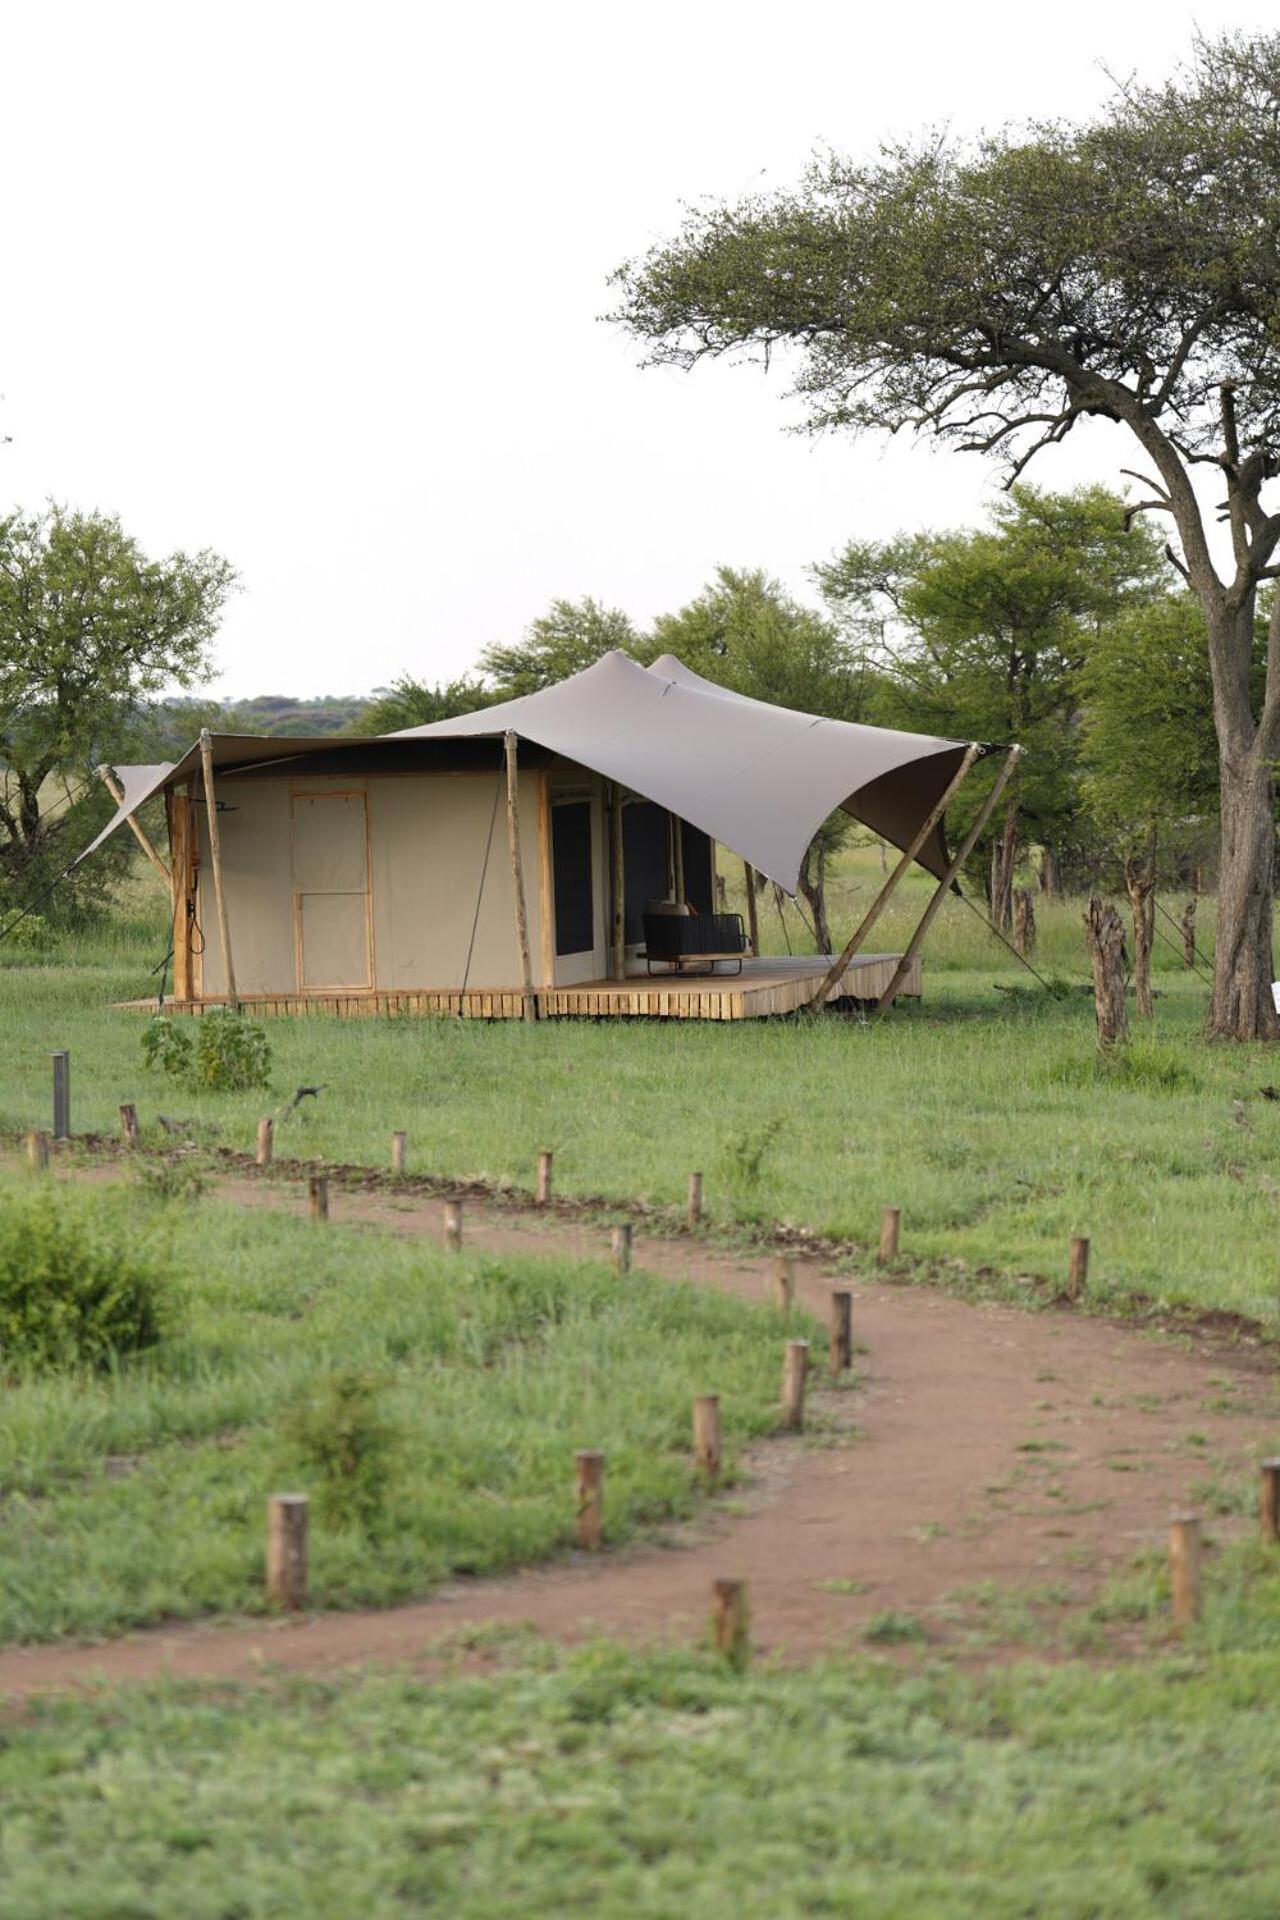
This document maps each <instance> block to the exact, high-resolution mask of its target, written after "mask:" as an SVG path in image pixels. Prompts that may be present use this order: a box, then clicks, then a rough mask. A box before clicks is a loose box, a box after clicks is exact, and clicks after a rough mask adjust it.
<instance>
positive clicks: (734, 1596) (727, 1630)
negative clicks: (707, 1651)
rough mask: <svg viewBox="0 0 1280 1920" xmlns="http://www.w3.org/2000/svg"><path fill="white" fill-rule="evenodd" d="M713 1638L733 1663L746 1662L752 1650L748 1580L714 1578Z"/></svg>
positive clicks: (712, 1601) (736, 1664)
mask: <svg viewBox="0 0 1280 1920" xmlns="http://www.w3.org/2000/svg"><path fill="white" fill-rule="evenodd" d="M711 1642H712V1645H713V1646H714V1647H715V1650H716V1652H717V1653H720V1654H723V1655H724V1657H725V1659H726V1660H727V1661H728V1662H729V1664H730V1665H731V1666H734V1667H745V1666H746V1664H747V1660H748V1658H749V1656H750V1652H751V1609H750V1605H749V1602H748V1600H747V1583H746V1581H745V1580H713V1581H712V1583H711Z"/></svg>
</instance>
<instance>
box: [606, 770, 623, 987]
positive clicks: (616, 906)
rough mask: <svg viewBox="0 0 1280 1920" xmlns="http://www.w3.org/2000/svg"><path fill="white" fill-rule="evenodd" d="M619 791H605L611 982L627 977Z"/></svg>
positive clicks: (617, 787)
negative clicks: (606, 793)
mask: <svg viewBox="0 0 1280 1920" xmlns="http://www.w3.org/2000/svg"><path fill="white" fill-rule="evenodd" d="M622 794H623V789H622V788H621V787H620V786H619V785H618V782H617V781H616V780H615V781H614V782H613V784H612V786H611V787H610V790H609V884H610V889H611V891H610V895H609V900H610V916H609V921H610V934H609V971H610V973H611V975H612V977H613V978H614V979H615V980H625V979H626V976H627V866H626V857H625V854H624V850H623V839H622V804H623V802H622Z"/></svg>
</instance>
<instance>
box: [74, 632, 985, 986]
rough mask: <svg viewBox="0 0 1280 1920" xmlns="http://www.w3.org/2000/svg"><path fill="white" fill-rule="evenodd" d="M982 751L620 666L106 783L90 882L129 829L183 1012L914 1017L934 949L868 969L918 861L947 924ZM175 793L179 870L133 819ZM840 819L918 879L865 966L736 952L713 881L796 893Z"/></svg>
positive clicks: (224, 743)
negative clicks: (147, 867)
mask: <svg viewBox="0 0 1280 1920" xmlns="http://www.w3.org/2000/svg"><path fill="white" fill-rule="evenodd" d="M984 751H985V749H983V748H981V747H979V746H977V745H972V744H966V743H964V742H961V741H954V740H943V739H937V738H933V737H929V736H924V735H919V734H906V733H897V732H893V731H889V730H885V729H882V728H874V727H865V726H855V725H851V724H849V723H847V722H844V721H838V720H828V719H823V718H820V717H818V716H816V715H813V714H804V713H797V712H794V711H791V710H790V709H786V708H781V707H774V706H769V705H767V704H765V703H763V702H760V701H757V700H751V699H747V698H745V697H744V696H742V695H740V694H736V693H731V692H728V691H726V690H725V689H724V688H721V687H718V686H716V685H714V684H713V683H711V682H710V681H707V680H704V679H702V678H700V677H699V676H698V675H697V674H694V673H692V672H690V671H689V670H688V669H687V668H686V667H684V666H682V665H681V663H680V662H679V661H678V660H676V659H674V658H672V657H671V656H666V657H664V658H663V659H661V660H658V661H657V662H655V663H654V665H652V666H650V667H641V666H639V665H637V663H636V662H635V661H633V660H631V659H630V658H629V657H628V656H626V655H624V654H621V653H609V654H606V655H605V656H604V657H603V658H602V659H600V660H599V661H597V662H596V663H595V664H594V665H593V666H591V667H589V668H587V669H586V671H585V672H583V673H579V674H576V675H574V676H573V677H572V678H570V679H568V680H565V681H562V682H560V683H559V684H558V685H555V686H552V687H548V688H546V689H544V690H542V691H540V692H537V693H533V694H529V695H527V696H524V697H522V698H520V699H516V700H511V701H507V702H505V703H503V704H501V705H498V706H493V707H488V708H484V709H481V710H479V711H476V712H474V713H469V714H464V715H462V716H460V717H458V718H455V719H451V720H442V721H439V722H436V723H435V724H433V725H430V726H424V727H416V728H412V729H410V730H408V731H407V732H404V733H398V734H388V735H383V736H379V737H377V738H368V739H335V738H319V739H317V738H311V739H293V738H290V739H262V738H250V737H244V736H241V735H231V734H214V735H210V734H204V735H202V736H201V739H200V741H199V742H198V743H197V744H196V745H195V746H193V747H192V748H191V750H190V751H189V752H188V753H187V754H185V755H184V756H183V758H182V759H181V760H179V761H177V762H176V763H173V764H167V763H166V764H163V765H160V766H153V767H121V768H117V769H114V770H110V771H108V772H106V773H105V774H104V777H106V778H108V780H109V782H110V783H111V784H112V787H113V791H114V792H115V793H116V795H117V798H118V801H119V805H118V809H117V812H116V815H115V817H114V819H113V820H112V821H110V822H109V823H108V825H107V826H106V828H105V829H104V830H103V832H102V833H101V834H100V835H99V836H98V838H97V839H96V840H95V841H94V842H93V844H92V846H90V847H89V848H87V849H86V850H85V854H83V855H82V856H81V858H85V857H87V856H88V855H89V854H90V853H92V852H93V850H94V848H96V847H97V846H98V845H100V844H101V842H102V841H103V840H104V839H105V838H106V837H107V835H108V834H110V833H112V832H114V831H115V830H116V829H117V828H118V827H120V826H122V825H124V824H125V823H126V822H127V823H128V824H130V825H131V826H132V827H133V830H134V831H135V833H137V834H138V837H139V838H140V839H141V840H142V841H143V843H144V845H145V846H146V847H147V851H148V857H149V858H150V859H151V860H152V862H153V864H154V865H155V866H156V867H157V869H158V870H159V871H160V872H161V873H162V874H163V875H164V877H165V880H166V883H167V884H168V885H169V886H170V888H171V891H172V901H173V992H172V997H171V999H170V1001H169V1002H168V1004H169V1006H170V1008H171V1009H172V1010H175V1011H188V1012H198V1011H199V1010H200V1009H201V1008H202V1007H205V1006H208V1005H211V1004H214V1003H225V1002H227V1001H233V1002H237V1003H241V1004H245V1005H251V1006H253V1007H254V1008H256V1009H258V1010H261V1011H263V1012H268V1013H312V1012H331V1013H339V1014H359V1013H386V1012H391V1011H405V1012H450V1013H455V1014H462V1015H469V1016H476V1017H489V1018H494V1017H506V1018H512V1017H521V1016H523V1017H525V1018H541V1017H546V1016H549V1015H558V1014H632V1015H635V1014H641V1015H643V1014H657V1015H675V1016H680V1017H684V1018H713V1019H741V1018H746V1017H750V1016H752V1015H760V1014H771V1013H785V1012H789V1011H792V1010H794V1009H795V1008H797V1007H799V1006H802V1005H804V1004H806V1003H809V1002H813V1001H815V1000H823V999H827V998H832V999H834V998H837V997H839V996H842V995H851V996H854V997H856V998H858V999H870V1000H881V999H883V998H885V996H886V995H890V994H891V992H892V993H897V992H906V993H911V992H919V991H920V970H919V969H920V961H919V941H918V940H917V941H913V943H912V948H911V949H909V950H908V952H907V954H906V955H903V956H900V955H894V954H878V953H872V952H865V951H862V944H863V941H864V940H865V939H866V937H867V935H868V934H869V932H870V927H871V924H872V923H873V920H874V917H875V913H876V912H878V910H879V906H880V905H883V903H884V899H886V898H887V897H888V894H889V892H890V891H891V890H892V887H893V885H895V884H896V881H897V879H898V878H899V877H900V875H901V873H902V872H903V871H905V869H906V867H907V866H908V865H909V864H910V862H911V861H912V860H913V859H914V860H918V861H919V862H920V864H921V865H922V866H923V867H925V868H926V869H927V871H928V872H930V873H931V874H933V875H934V876H935V877H936V879H937V881H938V883H939V895H935V900H936V899H937V898H938V897H940V893H941V890H943V889H945V888H946V887H947V886H949V885H950V884H951V883H952V882H953V880H954V877H955V873H956V871H957V870H958V866H959V862H960V860H961V859H962V858H963V857H964V853H965V851H966V849H965V848H963V847H962V848H961V849H960V850H959V851H958V852H957V854H955V855H951V854H949V852H948V847H947V841H946V837H945V818H944V814H945V808H946V805H947V803H948V801H949V800H950V798H951V797H952V795H953V794H954V792H955V791H956V789H957V787H958V786H959V783H960V781H961V780H962V779H963V778H964V777H965V775H966V774H967V773H968V771H969V769H970V767H971V766H972V765H973V764H974V762H975V761H976V760H977V759H978V758H980V757H981V755H982V753H983V752H984ZM1007 771H1008V763H1006V767H1005V768H1004V769H1002V780H1003V777H1007ZM1002 780H1001V783H1002ZM157 795H163V797H164V802H165V810H166V820H167V827H168V847H167V854H166V853H162V852H161V851H160V850H158V849H157V848H156V847H155V846H154V845H153V844H151V843H150V842H149V841H148V839H147V836H146V835H145V833H144V832H143V831H142V829H141V828H140V826H139V824H138V821H137V814H138V811H139V809H140V808H141V807H142V806H143V805H144V804H145V802H146V801H147V800H149V799H151V798H153V797H155V796H157ZM990 804H991V802H990V801H989V802H988V803H987V805H986V806H985V807H984V809H983V817H984V818H985V816H986V814H987V813H988V812H989V810H990ZM837 807H843V808H845V810H846V811H847V812H849V813H850V814H851V815H852V816H853V817H854V818H855V819H857V820H859V821H862V822H864V823H865V824H866V825H867V826H869V827H871V828H872V829H873V830H874V832H875V833H877V834H878V835H880V836H881V837H882V838H883V839H885V840H886V841H888V842H889V843H890V844H891V845H893V846H896V847H898V848H900V849H901V850H902V854H903V858H902V860H901V861H900V862H899V863H898V866H897V868H896V869H895V870H894V873H893V874H891V875H890V876H889V879H888V881H887V882H886V885H885V887H884V888H882V889H881V896H880V898H879V900H878V902H877V903H872V906H873V909H874V911H873V912H870V913H868V914H866V915H864V924H863V925H862V926H861V927H860V928H859V930H858V932H857V934H856V935H855V938H854V940H852V941H851V942H850V946H849V948H848V949H846V951H845V953H844V954H842V955H840V956H838V957H833V956H822V955H818V956H814V955H808V956H805V957H804V958H796V959H791V958H788V959H785V960H779V959H776V958H767V957H761V956H760V955H759V954H758V953H757V952H755V950H754V946H755V944H756V943H754V942H753V941H752V940H751V937H750V935H749V934H747V935H746V936H745V937H744V939H743V940H742V942H741V948H742V949H743V950H740V951H738V952H737V953H736V954H735V953H734V952H733V951H731V950H726V951H725V952H722V953H719V954H717V953H715V951H714V949H715V948H716V947H718V946H720V945H722V944H723V945H725V946H726V948H727V949H732V948H733V947H734V945H735V942H734V941H733V939H732V938H731V936H732V934H733V927H732V925H731V924H730V922H729V920H726V919H720V920H717V919H716V911H717V901H716V886H715V875H716V865H717V858H718V857H719V859H720V860H721V861H722V862H723V860H724V859H725V857H726V856H728V855H733V856H736V857H737V858H738V859H739V860H741V861H743V862H745V864H746V865H747V867H748V868H754V869H755V870H756V871H757V872H759V873H761V874H763V875H765V876H766V877H767V878H768V879H769V880H771V881H773V882H776V884H777V885H778V886H780V887H781V888H783V889H784V890H785V891H786V892H787V893H789V894H792V893H794V892H795V889H796V886H797V883H798V876H799V869H800V863H801V861H802V859H803V856H804V851H805V848H806V847H807V845H808V844H809V841H810V840H811V839H812V837H813V834H814V833H815V832H816V831H817V829H818V827H819V826H820V825H821V823H822V821H823V820H824V819H825V818H826V817H827V815H828V814H829V813H831V812H832V811H833V810H834V809H835V808H837ZM970 838H971V836H970ZM748 893H749V894H750V893H751V889H750V888H748ZM663 912H665V913H667V914H672V913H674V914H676V915H678V916H680V917H681V918H682V919H683V920H685V921H686V922H687V925H686V926H685V927H684V928H683V930H681V929H674V930H673V929H671V928H670V926H669V925H668V926H659V923H658V922H657V921H656V920H655V918H654V916H655V915H658V914H660V913H663ZM699 920H702V921H703V922H704V923H705V924H704V925H703V926H702V927H700V928H696V927H695V925H694V923H695V922H697V921H699ZM646 921H647V922H648V931H649V935H650V938H649V940H648V943H647V942H646ZM709 928H710V930H711V932H710V934H709V932H708V929H709ZM673 931H674V933H675V934H676V936H677V937H676V939H675V946H674V947H670V941H671V937H672V934H673ZM923 931H924V929H923V926H922V928H921V929H920V936H921V937H923ZM695 932H696V933H697V939H693V940H692V941H691V942H690V944H691V945H692V946H693V947H694V948H695V949H698V950H697V951H695V952H692V953H690V954H688V955H683V956H682V957H676V958H674V959H671V960H667V961H663V962H660V963H659V964H658V965H656V966H655V962H654V957H653V952H652V951H651V950H650V949H652V948H653V946H654V941H655V938H656V936H657V935H658V934H659V933H661V934H662V936H663V939H664V941H666V942H667V943H668V944H667V945H664V947H663V951H664V952H667V951H668V950H670V951H672V952H675V951H676V950H677V949H680V948H681V947H682V945H683V943H684V942H685V941H686V938H687V936H689V935H691V934H693V933H695ZM721 936H723V940H722V937H721ZM699 942H700V943H701V944H700V947H699ZM708 947H710V948H711V949H712V950H713V951H712V952H711V953H710V954H708V951H707V950H708ZM735 960H736V964H733V962H734V961H735Z"/></svg>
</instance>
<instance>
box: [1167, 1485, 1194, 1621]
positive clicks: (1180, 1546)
mask: <svg viewBox="0 0 1280 1920" xmlns="http://www.w3.org/2000/svg"><path fill="white" fill-rule="evenodd" d="M1200 1549H1201V1539H1200V1517H1199V1515H1198V1514H1195V1513H1179V1514H1175V1516H1174V1519H1173V1524H1172V1526H1171V1527H1170V1529H1169V1579H1170V1582H1171V1584H1172V1587H1173V1624H1174V1626H1175V1627H1177V1628H1178V1629H1179V1631H1181V1630H1182V1629H1183V1628H1184V1627H1189V1626H1192V1625H1194V1623H1195V1622H1196V1621H1197V1620H1198V1619H1199V1618H1200Z"/></svg>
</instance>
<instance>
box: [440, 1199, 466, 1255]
mask: <svg viewBox="0 0 1280 1920" xmlns="http://www.w3.org/2000/svg"><path fill="white" fill-rule="evenodd" d="M444 1243H445V1245H446V1247H448V1249H449V1251H450V1253H461V1252H462V1202H461V1200H446V1201H445V1203H444Z"/></svg>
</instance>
